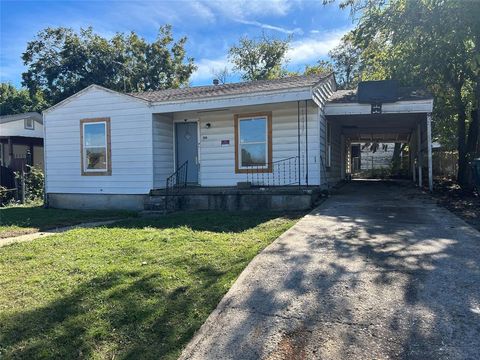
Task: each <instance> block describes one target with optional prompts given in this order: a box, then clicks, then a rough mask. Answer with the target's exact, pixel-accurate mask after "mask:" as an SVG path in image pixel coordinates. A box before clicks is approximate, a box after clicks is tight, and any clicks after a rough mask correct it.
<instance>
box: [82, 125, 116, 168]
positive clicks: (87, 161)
mask: <svg viewBox="0 0 480 360" xmlns="http://www.w3.org/2000/svg"><path fill="white" fill-rule="evenodd" d="M80 139H81V146H82V148H81V158H82V175H111V174H112V162H111V150H110V119H109V118H99V119H82V120H80Z"/></svg>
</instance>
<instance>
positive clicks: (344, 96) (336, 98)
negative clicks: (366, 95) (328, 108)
mask: <svg viewBox="0 0 480 360" xmlns="http://www.w3.org/2000/svg"><path fill="white" fill-rule="evenodd" d="M397 91H398V97H397V101H405V100H425V99H433V97H432V94H430V93H429V92H428V91H426V90H424V89H417V88H413V87H399V88H398V90H397ZM328 102H329V103H352V102H354V103H356V102H358V99H357V89H355V90H337V91H335V92H334V93H333V94H332V96H330V99H328Z"/></svg>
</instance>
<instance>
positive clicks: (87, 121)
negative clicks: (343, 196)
mask: <svg viewBox="0 0 480 360" xmlns="http://www.w3.org/2000/svg"><path fill="white" fill-rule="evenodd" d="M368 94H370V96H369V95H368ZM365 97H367V98H365ZM432 106H433V99H432V97H431V96H429V95H428V94H423V93H422V94H420V93H416V92H414V91H409V92H408V93H405V92H402V90H401V89H397V87H396V86H395V84H394V83H393V82H388V81H387V82H367V83H364V84H362V86H360V87H359V90H358V93H357V92H356V91H337V87H336V82H335V77H334V76H333V74H330V75H324V76H318V75H312V76H294V77H287V78H282V79H276V80H264V81H253V82H243V83H232V84H225V85H211V86H198V87H186V88H180V89H169V90H161V91H147V92H140V93H131V94H123V93H119V92H116V91H112V90H109V89H106V88H103V87H101V86H97V85H91V86H89V87H87V88H85V89H84V90H82V91H80V92H78V93H77V94H75V95H73V96H71V97H69V98H67V99H65V100H64V101H62V102H60V103H58V104H56V105H55V106H53V107H51V108H49V109H47V110H46V111H45V112H44V114H43V116H44V125H45V160H46V165H45V168H46V194H47V201H48V205H49V206H52V207H60V208H130V209H143V208H155V207H159V206H160V207H161V206H163V205H165V204H166V203H167V199H170V197H172V196H174V197H175V201H174V203H175V204H174V205H175V206H176V207H180V208H192V209H204V208H224V209H247V208H252V207H253V208H255V207H258V206H263V207H269V208H278V209H280V208H306V207H308V206H310V205H312V201H313V200H312V199H313V197H314V194H316V193H317V192H318V190H319V189H322V188H327V187H329V186H332V185H333V184H335V183H336V182H338V181H340V180H342V179H344V178H345V177H346V175H347V173H348V172H349V171H350V170H349V169H350V164H349V161H350V160H349V159H350V152H351V147H350V144H351V143H355V142H357V143H358V142H360V141H365V139H369V141H371V140H376V139H381V140H382V141H391V142H395V141H397V142H409V143H410V144H411V149H412V150H413V152H411V153H412V154H415V156H414V157H413V156H412V159H411V164H412V165H411V169H412V177H415V178H418V179H419V180H420V181H421V180H422V179H423V176H422V169H423V168H426V171H425V172H424V174H425V173H428V174H429V175H430V181H431V168H430V167H428V166H429V165H430V161H429V160H427V161H425V160H424V158H425V159H431V155H430V154H431V150H427V149H431V147H430V142H431V125H430V124H431V115H430V114H431V111H432ZM427 165H428V166H427ZM428 169H430V170H428ZM160 204H161V205H160Z"/></svg>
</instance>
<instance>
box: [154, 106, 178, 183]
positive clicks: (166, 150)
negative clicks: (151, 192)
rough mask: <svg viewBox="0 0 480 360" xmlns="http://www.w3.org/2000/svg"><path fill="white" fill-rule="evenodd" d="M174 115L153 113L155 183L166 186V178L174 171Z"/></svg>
mask: <svg viewBox="0 0 480 360" xmlns="http://www.w3.org/2000/svg"><path fill="white" fill-rule="evenodd" d="M173 160H174V156H173V117H172V116H171V115H164V114H153V176H154V178H153V185H154V187H155V188H156V189H160V188H164V187H165V180H166V178H167V177H168V176H170V175H171V174H172V173H173V171H174V165H173Z"/></svg>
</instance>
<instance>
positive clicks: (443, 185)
mask: <svg viewBox="0 0 480 360" xmlns="http://www.w3.org/2000/svg"><path fill="white" fill-rule="evenodd" d="M432 196H433V197H434V198H435V199H436V200H437V203H438V205H440V206H443V207H445V208H447V209H448V210H450V211H451V212H453V213H454V214H455V215H457V216H458V217H460V218H462V219H463V220H465V221H466V222H467V223H469V224H470V225H472V226H473V227H474V228H476V229H477V230H479V231H480V196H479V195H478V193H476V192H474V191H464V190H462V189H461V188H460V186H458V185H457V184H456V183H455V182H454V181H451V180H446V179H437V180H435V184H434V191H433V194H432Z"/></svg>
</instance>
